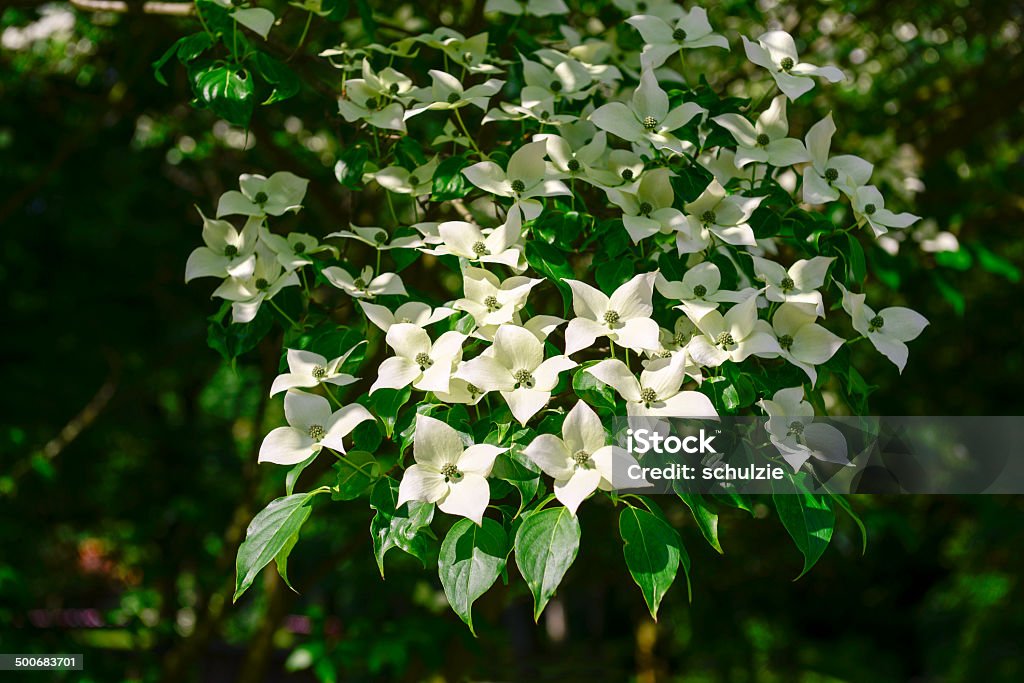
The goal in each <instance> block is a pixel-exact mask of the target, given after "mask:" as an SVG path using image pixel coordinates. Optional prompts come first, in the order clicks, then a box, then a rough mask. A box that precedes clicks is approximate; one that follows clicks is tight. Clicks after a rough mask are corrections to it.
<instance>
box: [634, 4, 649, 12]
mask: <svg viewBox="0 0 1024 683" xmlns="http://www.w3.org/2000/svg"><path fill="white" fill-rule="evenodd" d="M636 11H637V12H646V11H647V3H646V2H638V3H636Z"/></svg>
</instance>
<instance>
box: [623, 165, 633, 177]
mask: <svg viewBox="0 0 1024 683" xmlns="http://www.w3.org/2000/svg"><path fill="white" fill-rule="evenodd" d="M622 179H623V180H632V179H633V169H631V168H624V169H622Z"/></svg>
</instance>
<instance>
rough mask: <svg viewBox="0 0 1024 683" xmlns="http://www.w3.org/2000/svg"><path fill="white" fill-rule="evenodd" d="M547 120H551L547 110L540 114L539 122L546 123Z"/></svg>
mask: <svg viewBox="0 0 1024 683" xmlns="http://www.w3.org/2000/svg"><path fill="white" fill-rule="evenodd" d="M549 118H551V112H549V111H548V110H547V109H545V110H544V111H542V112H541V113H540V120H541V121H547V120H548V119H549Z"/></svg>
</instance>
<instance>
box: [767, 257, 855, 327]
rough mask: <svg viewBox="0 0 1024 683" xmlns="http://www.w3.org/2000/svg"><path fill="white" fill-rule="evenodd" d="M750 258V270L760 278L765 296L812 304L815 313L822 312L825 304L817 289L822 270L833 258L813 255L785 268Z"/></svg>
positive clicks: (822, 313)
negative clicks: (752, 267)
mask: <svg viewBox="0 0 1024 683" xmlns="http://www.w3.org/2000/svg"><path fill="white" fill-rule="evenodd" d="M751 258H752V259H753V261H754V274H755V275H756V276H757V277H758V278H759V279H760V280H762V281H763V282H764V293H765V298H766V299H768V301H790V302H793V303H801V304H813V305H814V309H815V311H816V312H817V314H818V315H819V316H824V315H825V305H824V303H823V302H822V300H821V292H819V291H818V289H820V288H821V287H822V285H824V284H825V274H826V273H827V272H828V267H829V266H830V265H831V264H832V262H833V261H835V258H833V257H830V256H815V257H814V258H811V259H800V260H799V261H797V262H796V263H794V264H793V265H791V266H790V267H789V269H788V270H787V269H786V268H784V267H783V266H781V265H779V264H778V263H775V261H769V260H768V259H765V258H761V257H760V256H752V257H751Z"/></svg>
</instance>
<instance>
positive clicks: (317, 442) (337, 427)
mask: <svg viewBox="0 0 1024 683" xmlns="http://www.w3.org/2000/svg"><path fill="white" fill-rule="evenodd" d="M284 415H285V418H286V419H287V420H288V426H287V427H278V428H277V429H274V430H272V431H271V432H270V433H269V434H267V436H266V438H264V439H263V443H262V444H261V445H260V454H259V462H272V463H275V464H278V465H298V464H299V463H300V462H303V461H304V460H306V459H308V458H309V457H310V456H312V455H313V454H314V453H316V452H317V451H319V450H320V449H321V448H322V447H324V446H326V447H327V448H330V449H332V450H335V451H340V452H341V453H344V452H345V444H344V443H342V439H343V438H344V437H346V436H348V435H349V434H350V433H351V432H352V430H353V429H355V428H356V425H358V424H359V423H360V422H364V421H366V420H372V419H374V418H373V415H371V414H370V411H369V410H367V409H366V408H364V407H363V406H361V405H359V404H358V403H353V404H351V405H347V406H345V407H344V408H341V409H340V410H336V411H334V412H331V404H330V403H328V401H327V399H326V398H324V397H323V396H317V395H316V394H307V393H305V392H303V391H296V390H295V389H292V390H290V391H289V392H288V393H287V394H285V396H284Z"/></svg>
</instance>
